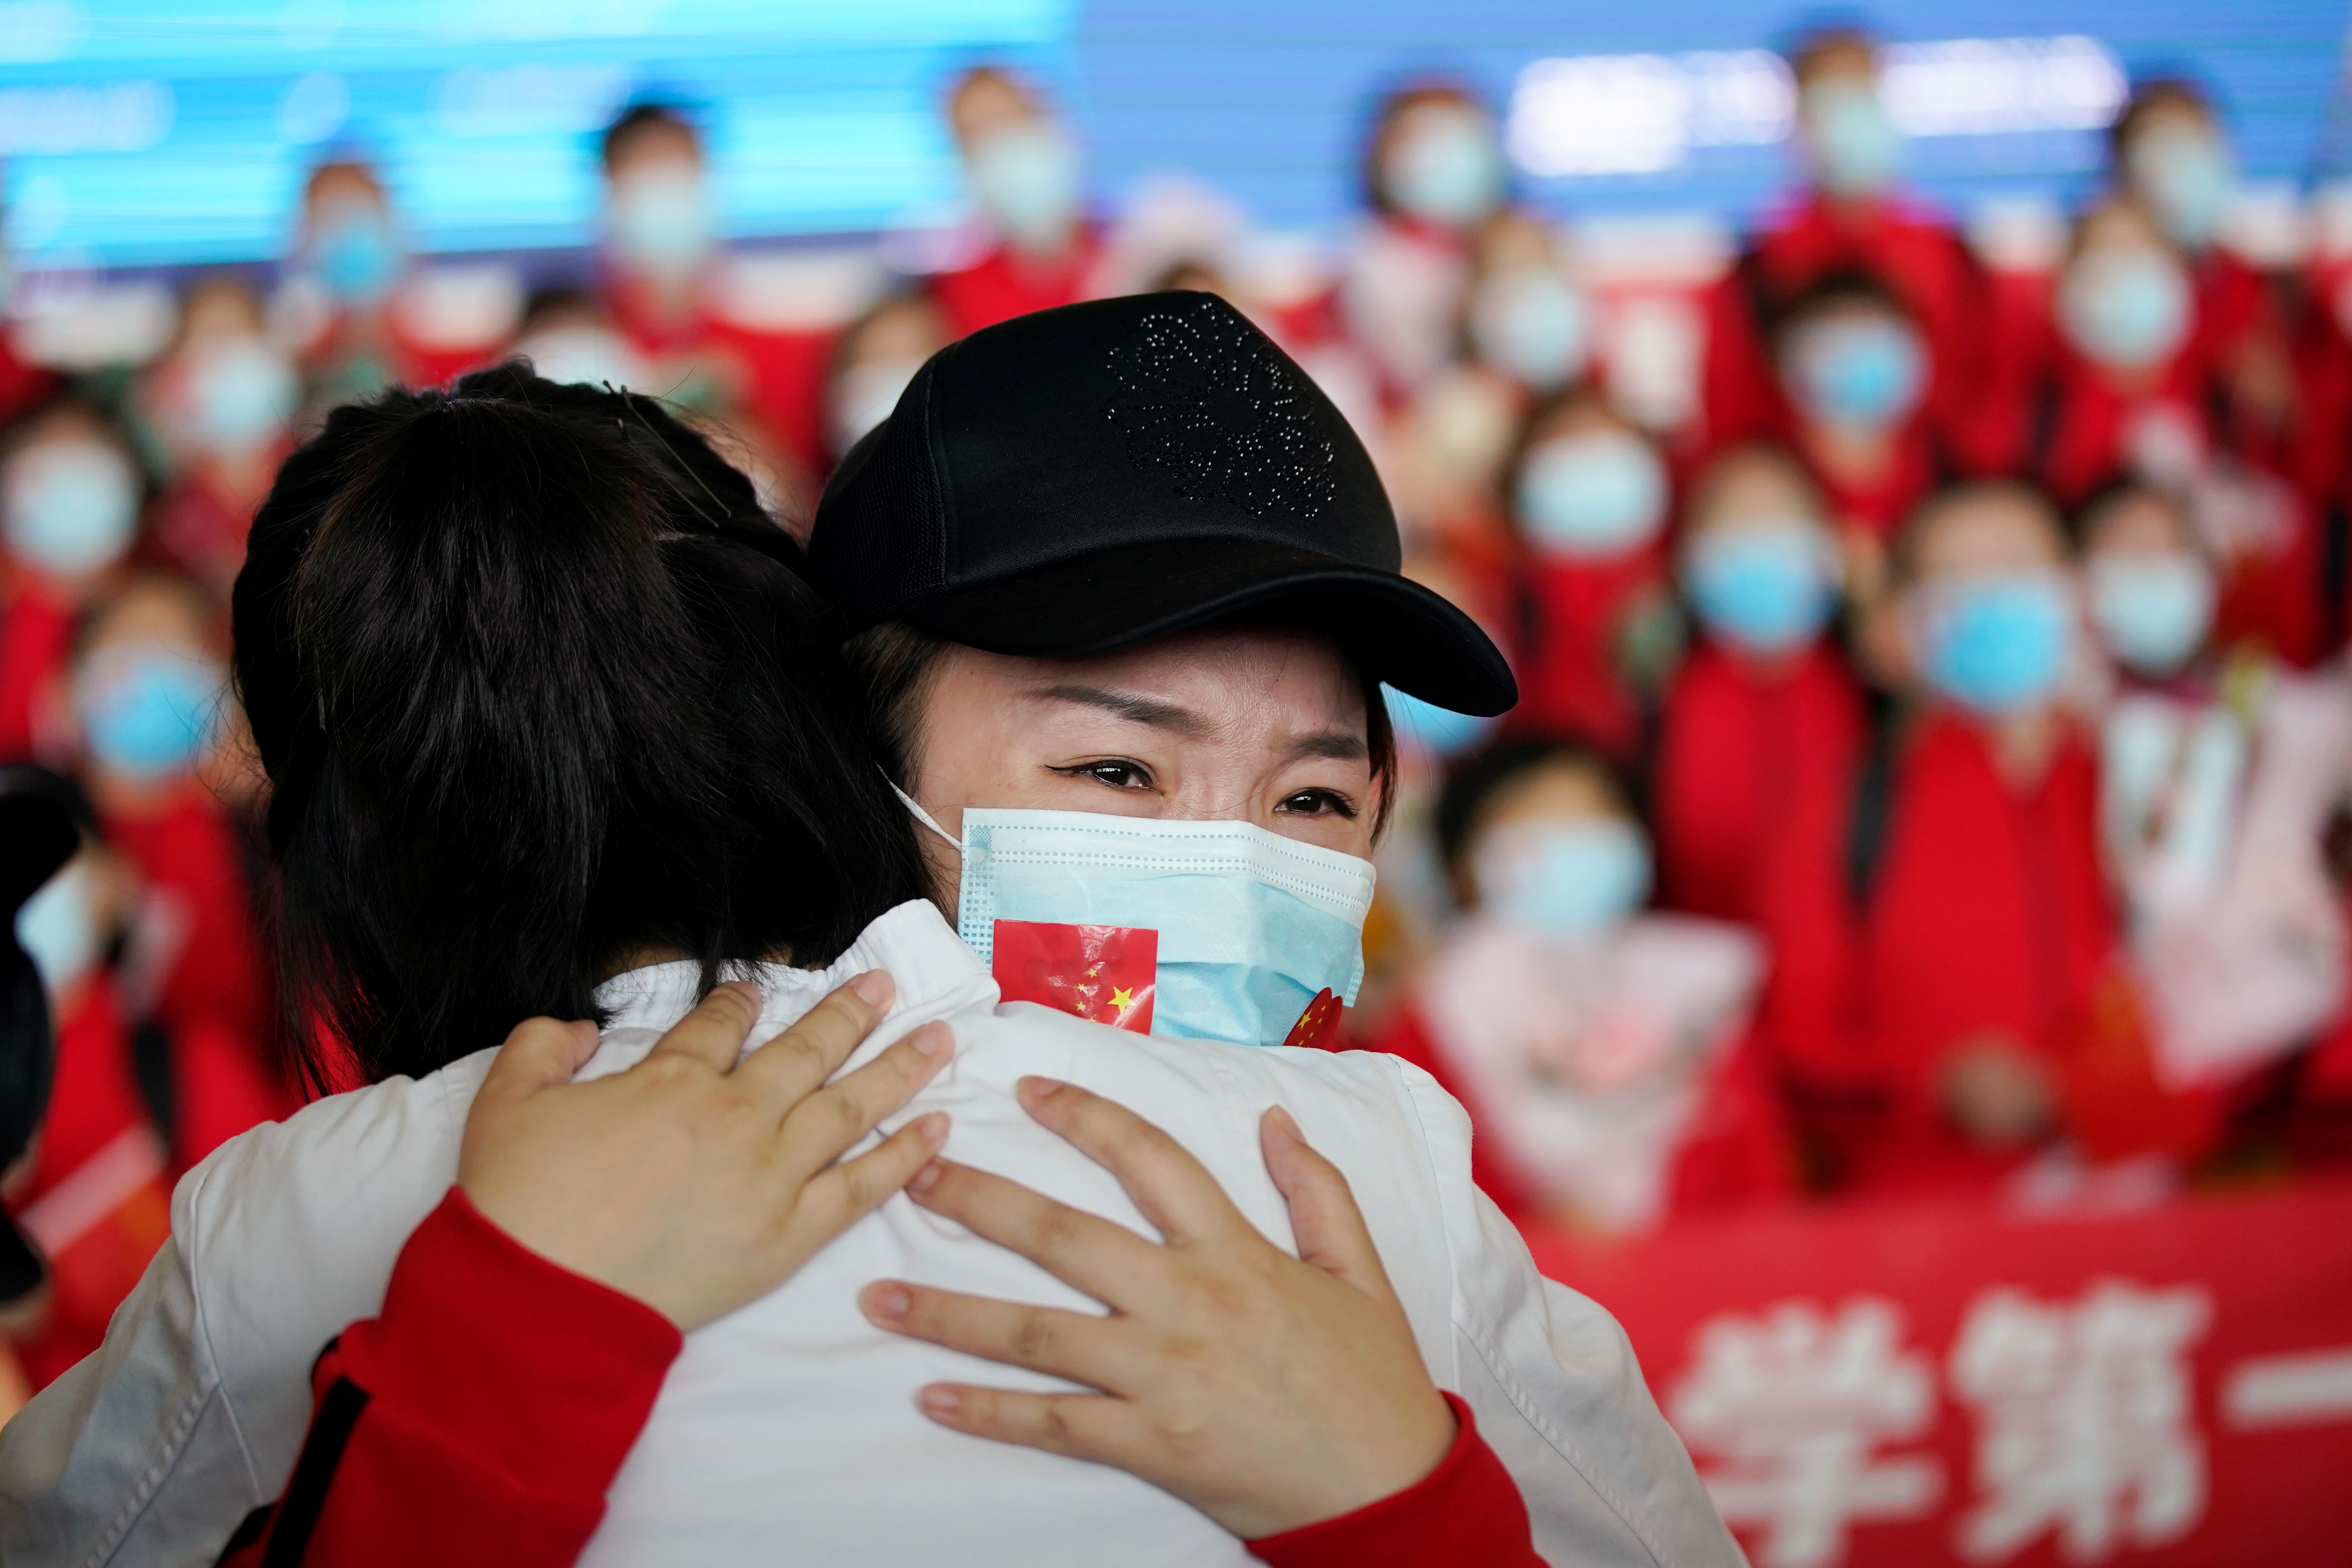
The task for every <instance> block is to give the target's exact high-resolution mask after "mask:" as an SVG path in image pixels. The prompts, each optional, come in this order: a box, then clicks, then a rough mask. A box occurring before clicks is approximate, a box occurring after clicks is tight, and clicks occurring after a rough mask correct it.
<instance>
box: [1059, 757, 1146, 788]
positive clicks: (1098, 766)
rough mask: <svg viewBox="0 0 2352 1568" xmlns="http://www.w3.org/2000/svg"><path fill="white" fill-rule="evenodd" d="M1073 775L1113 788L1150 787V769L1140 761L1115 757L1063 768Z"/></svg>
mask: <svg viewBox="0 0 2352 1568" xmlns="http://www.w3.org/2000/svg"><path fill="white" fill-rule="evenodd" d="M1062 771H1063V772H1066V773H1069V774H1071V775H1072V776H1073V777H1078V776H1083V777H1086V778H1090V779H1092V780H1094V781H1095V782H1096V783H1097V784H1108V785H1109V786H1110V787H1111V788H1112V789H1150V787H1151V773H1150V770H1149V769H1148V768H1146V767H1144V765H1143V764H1142V763H1130V762H1127V761H1124V760H1121V759H1117V758H1114V759H1112V760H1111V761H1108V762H1101V763H1080V764H1079V765H1078V766H1076V767H1075V768H1067V769H1064V770H1062Z"/></svg>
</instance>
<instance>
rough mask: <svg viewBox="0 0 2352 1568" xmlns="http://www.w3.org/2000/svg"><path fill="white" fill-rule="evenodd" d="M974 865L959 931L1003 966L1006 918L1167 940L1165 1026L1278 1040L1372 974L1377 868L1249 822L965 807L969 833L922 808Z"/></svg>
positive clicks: (1177, 1031)
mask: <svg viewBox="0 0 2352 1568" xmlns="http://www.w3.org/2000/svg"><path fill="white" fill-rule="evenodd" d="M899 798H900V799H901V800H903V801H905V802H906V804H907V806H908V809H909V810H910V811H912V812H913V813H914V814H915V816H916V817H917V819H918V820H919V821H920V822H921V823H922V824H923V825H924V826H927V827H929V829H930V830H931V831H932V832H934V833H936V834H938V835H939V836H940V837H942V838H944V839H946V840H947V841H948V842H949V843H950V844H954V845H955V846H956V848H957V850H958V852H959V853H960V854H961V856H962V858H963V882H962V889H961V892H960V894H959V895H958V898H957V903H956V933H957V934H958V935H959V936H961V937H962V938H963V940H964V942H965V943H966V944H967V945H968V946H970V947H971V950H972V951H973V952H976V953H978V954H979V955H980V957H981V962H982V963H993V959H994V956H995V948H996V922H997V921H1043V922H1047V923H1051V924H1055V925H1075V926H1112V927H1120V928H1125V929H1128V930H1142V931H1156V932H1158V933H1159V937H1158V941H1159V957H1160V967H1159V975H1158V979H1157V982H1156V985H1155V994H1154V996H1153V999H1152V1004H1151V1032H1152V1033H1153V1034H1155V1035H1167V1036H1172V1037H1176V1038H1179V1039H1205V1040H1226V1041H1231V1042H1233V1043H1234V1044H1236V1045H1244V1046H1278V1045H1280V1044H1282V1042H1283V1041H1284V1040H1285V1039H1286V1038H1287V1037H1288V1036H1289V1034H1290V1031H1291V1029H1292V1028H1293V1027H1294V1026H1296V1025H1297V1023H1298V1022H1299V1020H1300V1018H1301V1016H1303V1015H1304V1014H1305V1013H1306V1011H1307V1004H1308V1003H1310V1002H1312V1001H1314V1000H1315V998H1316V997H1317V996H1318V994H1321V993H1323V992H1325V991H1329V992H1331V993H1332V994H1335V995H1337V996H1338V997H1339V1001H1340V1003H1341V1004H1342V1005H1353V1004H1354V1002H1355V1000H1356V988H1357V986H1358V985H1360V984H1361V983H1362V981H1363V978H1364V946H1363V931H1364V916H1365V915H1366V913H1367V912H1369V911H1370V909H1371V907H1372V865H1371V862H1370V861H1369V860H1360V859H1358V858H1356V857H1354V856H1352V855H1342V854H1339V852H1338V851H1336V850H1331V849H1320V848H1318V847H1315V846H1313V845H1311V844H1301V843H1298V842H1297V841H1296V840H1294V839H1289V838H1285V837H1282V836H1281V835H1279V834H1275V833H1268V832H1267V831H1265V829H1264V828H1262V827H1258V826H1254V825H1252V824H1250V823H1246V822H1176V821H1169V820H1165V819H1162V818H1154V817H1139V816H1099V815H1097V814H1095V813H1093V812H1080V811H998V810H982V809H980V808H978V807H972V808H970V809H967V810H966V811H965V812H964V814H963V833H964V836H963V839H962V841H961V843H959V842H958V841H957V840H956V838H955V837H954V836H953V835H951V834H950V833H949V832H948V831H947V830H946V829H945V828H943V827H941V826H940V825H939V824H938V823H937V822H935V821H933V820H932V819H931V816H930V814H929V813H928V812H926V811H924V810H923V808H922V807H921V806H919V805H916V804H915V802H914V801H913V800H911V799H909V798H908V796H907V795H905V794H904V793H903V792H901V793H900V795H899Z"/></svg>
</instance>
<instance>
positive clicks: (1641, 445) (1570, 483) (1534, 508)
mask: <svg viewBox="0 0 2352 1568" xmlns="http://www.w3.org/2000/svg"><path fill="white" fill-rule="evenodd" d="M1517 500H1518V511H1519V522H1520V526H1521V527H1522V528H1523V529H1524V530H1525V531H1526V532H1527V535H1528V539H1529V541H1530V542H1533V543H1534V544H1535V545H1536V546H1537V547H1538V549H1540V550H1543V551H1546V552H1550V553H1553V554H1558V555H1566V556H1576V557H1603V556H1610V555H1619V554H1622V553H1624V552H1626V551H1629V550H1634V549H1638V548H1639V547H1641V546H1642V545H1644V544H1647V543H1649V542H1650V541H1651V540H1653V539H1654V538H1656V537H1657V534H1658V529H1659V527H1660V525H1661V524H1663V523H1664V521H1665V517H1666V470H1665V465H1664V464H1663V463H1661V462H1660V461H1659V460H1658V455H1657V453H1655V452H1654V451H1653V450H1651V448H1650V444H1649V443H1648V442H1647V441H1644V440H1643V439H1642V438H1641V437H1638V436H1634V435H1631V434H1629V433H1627V432H1625V431H1622V430H1598V431H1594V432H1592V433H1591V434H1589V435H1582V436H1560V437H1554V438H1553V439H1551V440H1549V441H1546V442H1545V443H1543V444H1542V445H1541V446H1539V447H1536V448H1535V450H1533V451H1532V452H1530V453H1528V458H1527V461H1526V462H1525V463H1523V464H1522V465H1520V468H1519V481H1518V486H1517Z"/></svg>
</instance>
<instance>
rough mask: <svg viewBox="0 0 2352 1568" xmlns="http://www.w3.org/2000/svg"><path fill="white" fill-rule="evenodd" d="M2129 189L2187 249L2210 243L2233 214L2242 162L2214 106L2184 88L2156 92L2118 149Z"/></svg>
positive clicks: (2123, 178) (2120, 170)
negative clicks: (2233, 197)
mask: <svg viewBox="0 0 2352 1568" xmlns="http://www.w3.org/2000/svg"><path fill="white" fill-rule="evenodd" d="M2116 153H2117V158H2118V161H2119V163H2120V165H2121V166H2120V167H2119V168H2118V170H2117V171H2116V172H2117V174H2119V175H2121V177H2122V182H2123V184H2124V188H2125V189H2126V190H2127V191H2129V192H2130V193H2131V194H2132V195H2134V196H2135V197H2137V199H2138V200H2139V201H2140V202H2141V203H2142V204H2144V205H2146V206H2147V209H2148V211H2149V212H2151V213H2153V214H2155V215H2156V218H2157V222H2158V224H2159V225H2160V226H2162V227H2163V229H2164V232H2165V234H2166V236H2167V237H2168V238H2170V239H2171V241H2172V242H2173V243H2174V244H2175V245H2178V246H2179V247H2181V248H2182V249H2184V250H2187V251H2189V252H2191V253H2195V252H2200V251H2202V250H2204V249H2205V247H2208V246H2210V245H2211V244H2212V243H2213V241H2214V240H2215V239H2216V238H2217V237H2219V236H2220V234H2221V224H2222V221H2223V220H2224V219H2225V218H2227V217H2228V216H2229V209H2230V198H2231V195H2232V193H2233V190H2234V187H2235V185H2236V183H2237V167H2236V163H2235V162H2234V161H2233V160H2232V159H2231V154H2230V146H2229V142H2228V139H2227V138H2226V137H2225V136H2224V135H2223V134H2222V132H2221V125H2220V124H2219V123H2218V122H2217V121H2215V120H2214V118H2213V111H2212V110H2211V109H2210V108H2209V107H2208V106H2207V105H2205V104H2204V103H2203V102H2201V101H2200V100H2197V99H2195V98H2193V97H2191V96H2189V95H2188V94H2187V93H2185V92H2168V93H2163V94H2160V95H2158V96H2156V97H2154V98H2153V99H2152V100H2149V101H2148V102H2147V104H2146V105H2145V106H2144V107H2142V108H2141V109H2140V110H2139V111H2138V112H2137V114H2136V115H2134V117H2133V120H2132V124H2131V128H2130V131H2129V132H2128V133H2127V134H2126V136H2125V138H2124V140H2123V142H2122V144H2121V145H2120V146H2119V147H2118V148H2117V149H2116Z"/></svg>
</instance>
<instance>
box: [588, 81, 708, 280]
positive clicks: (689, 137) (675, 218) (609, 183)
mask: <svg viewBox="0 0 2352 1568" xmlns="http://www.w3.org/2000/svg"><path fill="white" fill-rule="evenodd" d="M703 174H704V170H703V162H702V143H701V141H700V140H699V139H698V137H697V136H696V135H695V133H694V132H693V131H692V130H691V129H690V128H688V126H687V125H685V124H684V123H682V122H680V121H676V120H670V119H652V120H647V121H644V122H643V123H641V124H638V125H636V126H635V127H633V128H631V129H630V130H629V132H628V133H627V134H626V135H625V136H624V137H622V138H621V139H620V140H619V141H618V142H615V143H614V145H613V147H612V149H611V151H610V152H609V153H608V154H607V157H606V162H605V165H604V183H605V190H604V202H605V214H604V221H605V226H606V232H607V233H608V234H609V235H610V237H611V239H612V244H613V250H614V254H615V255H616V256H617V257H618V258H619V259H620V261H621V263H622V264H623V265H624V266H625V267H626V268H629V269H630V270H631V271H633V272H635V273H638V274H640V275H641V276H643V277H646V278H647V279H652V280H654V281H655V282H656V283H672V284H675V283H677V282H680V281H683V280H685V279H691V278H693V277H695V276H696V275H697V274H698V273H699V272H700V271H701V268H702V264H703V262H704V260H705V259H706V258H709V254H710V248H711V245H712V243H713V240H714V237H715V236H716V232H717V228H716V221H715V219H714V217H713V216H712V213H711V210H710V193H709V185H708V183H707V182H706V181H705V179H704V177H703Z"/></svg>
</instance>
